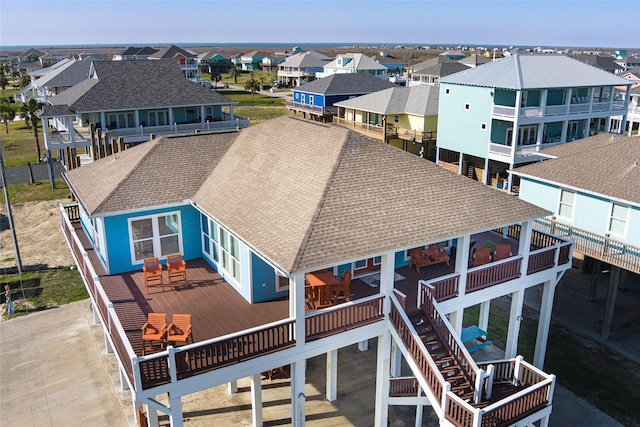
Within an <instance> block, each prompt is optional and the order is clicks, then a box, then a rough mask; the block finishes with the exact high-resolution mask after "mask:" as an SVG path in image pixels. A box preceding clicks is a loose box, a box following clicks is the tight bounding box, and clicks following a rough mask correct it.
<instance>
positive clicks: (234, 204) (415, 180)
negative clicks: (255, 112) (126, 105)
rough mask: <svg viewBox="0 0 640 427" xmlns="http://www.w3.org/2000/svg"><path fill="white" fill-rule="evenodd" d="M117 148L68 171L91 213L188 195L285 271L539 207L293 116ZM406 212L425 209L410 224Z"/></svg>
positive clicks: (498, 221) (537, 211)
mask: <svg viewBox="0 0 640 427" xmlns="http://www.w3.org/2000/svg"><path fill="white" fill-rule="evenodd" d="M300 141H304V142H305V144H304V146H301V145H300ZM169 153H170V155H169ZM116 156H117V158H116V160H114V159H113V156H110V157H107V158H104V159H101V160H98V161H96V162H93V163H91V164H88V165H85V166H82V167H81V168H77V169H73V170H71V171H69V172H67V173H66V177H67V181H68V182H69V184H70V186H71V188H72V189H73V191H74V193H75V194H76V195H77V196H78V198H79V200H80V201H81V203H82V204H83V205H85V206H86V207H87V206H88V208H87V210H88V212H89V214H92V215H93V214H108V213H110V212H113V211H117V210H122V209H126V210H131V209H136V208H142V207H145V206H147V207H150V208H151V207H157V206H159V205H162V204H165V203H171V202H177V201H181V200H183V199H188V198H191V199H192V201H193V202H194V203H195V204H196V206H197V207H198V208H199V209H202V210H204V211H205V212H207V213H208V214H209V215H211V216H212V217H213V218H214V219H215V220H216V221H219V222H220V223H221V224H223V225H224V226H225V227H227V228H228V229H229V230H230V231H231V232H233V233H234V234H235V235H236V236H238V238H239V239H241V240H242V241H244V242H245V243H246V244H247V245H249V246H250V247H251V248H253V250H255V251H256V252H257V253H259V254H261V256H263V257H264V258H266V259H267V260H270V262H271V263H273V264H274V265H275V266H276V267H277V268H279V269H281V270H282V271H284V272H287V273H296V272H304V271H310V270H312V269H317V268H321V267H323V266H329V265H335V264H336V263H338V262H342V261H344V260H347V259H357V258H359V257H366V256H367V255H371V254H373V253H382V252H384V251H389V250H395V249H399V248H410V247H412V246H417V245H418V244H423V243H425V242H428V241H438V240H442V239H445V238H448V237H450V236H453V235H458V234H461V233H466V232H471V231H478V230H487V229H492V228H495V227H497V226H500V225H503V224H506V223H512V222H520V221H524V220H527V219H531V218H534V217H539V216H543V215H548V214H549V212H548V211H546V210H544V209H541V208H539V207H537V206H534V205H532V204H529V203H526V202H524V201H521V200H519V199H517V198H515V197H511V196H509V195H507V194H504V193H503V192H500V191H496V190H495V189H492V188H489V187H486V186H484V185H482V184H480V183H478V182H474V181H472V180H470V179H468V178H465V177H462V176H459V175H457V174H454V173H452V172H449V171H447V170H444V169H443V168H441V167H439V166H437V165H435V164H434V163H431V162H429V161H427V160H425V159H421V158H419V157H417V156H414V155H412V154H410V153H407V152H404V151H402V150H399V149H397V148H394V147H392V146H389V145H387V144H382V143H380V142H379V141H376V140H374V139H371V138H367V137H366V136H364V135H361V134H359V133H357V132H353V131H351V130H349V129H347V128H345V127H342V126H338V125H335V124H322V123H317V122H312V121H309V120H301V119H298V118H294V117H291V116H282V117H280V118H277V119H273V120H269V121H267V122H264V123H262V124H259V125H256V126H252V127H250V128H247V129H243V130H241V131H240V132H237V133H236V132H233V133H224V134H200V135H193V136H184V137H175V138H174V137H163V138H160V139H158V140H155V141H151V142H148V143H145V144H142V145H140V146H138V147H134V148H132V149H129V150H126V151H124V152H121V153H118V154H117V155H116ZM181 156H184V157H185V158H180V157H181ZM183 169H186V170H183ZM167 171H175V173H173V174H171V175H169V176H167ZM202 177H205V179H204V180H203V179H202ZM167 183H168V185H169V187H168V188H167V186H166V185H167ZM198 185H200V188H199V189H197V190H194V189H195V187H197V186H198ZM363 190H365V191H363ZM114 213H115V212H114ZM119 213H121V212H119ZM425 215H426V217H425ZM416 218H426V220H424V221H421V224H420V227H416V226H415V220H416Z"/></svg>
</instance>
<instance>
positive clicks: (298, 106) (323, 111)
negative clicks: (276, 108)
mask: <svg viewBox="0 0 640 427" xmlns="http://www.w3.org/2000/svg"><path fill="white" fill-rule="evenodd" d="M286 106H287V109H289V110H296V111H304V112H307V113H312V114H318V115H324V116H326V115H329V116H333V115H335V114H336V113H337V112H338V107H334V106H328V107H323V106H319V105H310V104H303V103H301V102H295V101H287V103H286Z"/></svg>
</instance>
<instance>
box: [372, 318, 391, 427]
mask: <svg viewBox="0 0 640 427" xmlns="http://www.w3.org/2000/svg"><path fill="white" fill-rule="evenodd" d="M390 353H391V333H390V332H389V331H388V330H387V331H385V333H384V334H382V335H380V336H379V337H378V357H377V362H376V404H375V405H376V406H375V414H374V422H373V425H375V426H386V425H387V420H388V418H389V367H390V364H391V354H390Z"/></svg>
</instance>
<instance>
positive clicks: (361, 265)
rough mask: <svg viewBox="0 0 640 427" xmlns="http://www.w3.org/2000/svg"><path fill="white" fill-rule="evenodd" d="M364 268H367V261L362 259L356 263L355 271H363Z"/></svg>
mask: <svg viewBox="0 0 640 427" xmlns="http://www.w3.org/2000/svg"><path fill="white" fill-rule="evenodd" d="M363 268H367V260H366V259H361V260H358V261H356V262H355V263H354V266H353V269H354V270H361V269H363Z"/></svg>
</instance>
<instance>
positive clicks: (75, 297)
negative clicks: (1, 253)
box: [2, 268, 89, 318]
mask: <svg viewBox="0 0 640 427" xmlns="http://www.w3.org/2000/svg"><path fill="white" fill-rule="evenodd" d="M2 282H3V287H2V288H3V289H4V284H7V283H8V284H9V286H10V288H11V294H12V299H13V307H14V310H15V314H13V315H11V316H10V315H8V314H7V313H4V314H3V316H4V317H5V318H11V317H16V316H24V315H26V314H29V313H30V312H34V311H42V310H46V309H49V308H53V307H57V306H60V305H62V304H68V303H70V302H74V301H80V300H83V299H85V298H88V297H89V294H87V290H86V289H85V287H84V284H83V283H82V278H81V277H80V274H79V273H78V271H77V270H75V269H74V270H71V269H69V268H55V269H48V270H39V271H23V272H22V277H20V276H19V275H18V274H17V273H15V274H5V275H4V276H3V280H2ZM23 292H24V294H23ZM2 302H3V303H4V302H5V300H4V292H3V293H2Z"/></svg>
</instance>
